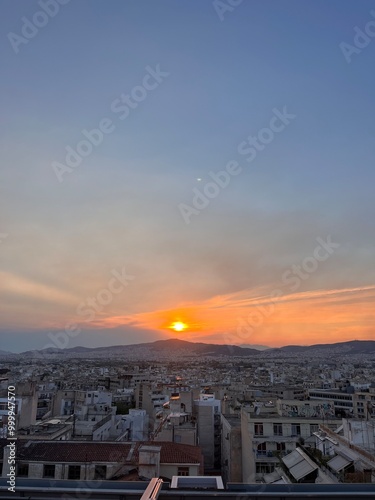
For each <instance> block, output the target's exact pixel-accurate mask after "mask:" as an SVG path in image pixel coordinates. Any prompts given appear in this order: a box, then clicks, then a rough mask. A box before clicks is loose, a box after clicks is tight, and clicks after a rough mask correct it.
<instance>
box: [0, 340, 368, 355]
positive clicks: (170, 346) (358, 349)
mask: <svg viewBox="0 0 375 500" xmlns="http://www.w3.org/2000/svg"><path fill="white" fill-rule="evenodd" d="M3 353H4V354H3ZM298 354H303V355H314V356H330V355H335V356H346V355H348V356H356V355H364V354H374V355H375V340H352V341H348V342H338V343H335V344H315V345H310V346H299V345H288V346H285V347H279V348H270V347H266V346H259V345H257V346H256V348H255V346H247V345H242V346H237V345H222V344H205V343H202V342H188V341H186V340H181V339H177V338H174V339H167V340H157V341H155V342H147V343H144V344H131V345H114V346H108V347H93V348H90V347H83V346H78V347H72V348H69V349H57V348H56V349H53V348H48V349H42V350H40V351H26V352H23V353H21V354H13V353H8V352H6V351H0V357H1V358H6V357H9V356H12V357H18V356H20V357H26V358H36V359H38V358H39V359H41V358H44V359H61V360H63V359H67V358H71V357H74V358H82V359H105V358H108V359H109V358H112V359H113V358H122V359H137V360H148V359H168V360H173V359H180V358H188V357H203V356H213V357H219V356H220V357H222V356H243V357H247V356H262V357H265V358H268V357H269V358H273V357H275V356H282V357H288V356H291V357H295V356H296V355H298Z"/></svg>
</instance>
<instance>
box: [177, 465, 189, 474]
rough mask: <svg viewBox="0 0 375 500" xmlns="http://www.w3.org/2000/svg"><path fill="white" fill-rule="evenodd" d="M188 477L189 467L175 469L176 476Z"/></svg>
mask: <svg viewBox="0 0 375 500" xmlns="http://www.w3.org/2000/svg"><path fill="white" fill-rule="evenodd" d="M188 475H189V467H178V468H177V476H188Z"/></svg>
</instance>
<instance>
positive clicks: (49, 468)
mask: <svg viewBox="0 0 375 500" xmlns="http://www.w3.org/2000/svg"><path fill="white" fill-rule="evenodd" d="M43 477H52V478H54V477H55V465H54V464H46V465H45V466H44V468H43Z"/></svg>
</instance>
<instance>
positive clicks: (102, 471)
mask: <svg viewBox="0 0 375 500" xmlns="http://www.w3.org/2000/svg"><path fill="white" fill-rule="evenodd" d="M106 477H107V466H106V465H95V473H94V479H105V478H106Z"/></svg>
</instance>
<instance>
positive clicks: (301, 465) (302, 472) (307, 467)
mask: <svg viewBox="0 0 375 500" xmlns="http://www.w3.org/2000/svg"><path fill="white" fill-rule="evenodd" d="M282 461H283V462H284V464H285V465H286V466H287V467H288V469H289V472H290V473H291V474H292V476H293V477H294V479H295V480H296V481H299V480H300V479H302V478H303V477H305V476H307V475H308V474H310V473H311V472H313V471H314V470H316V469H318V468H319V467H318V466H317V464H315V463H314V462H313V461H312V460H311V459H310V458H309V457H308V456H307V455H306V453H304V452H303V451H302V450H301V449H300V448H297V449H296V450H294V451H292V453H289V455H286V456H285V457H283V458H282Z"/></svg>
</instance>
